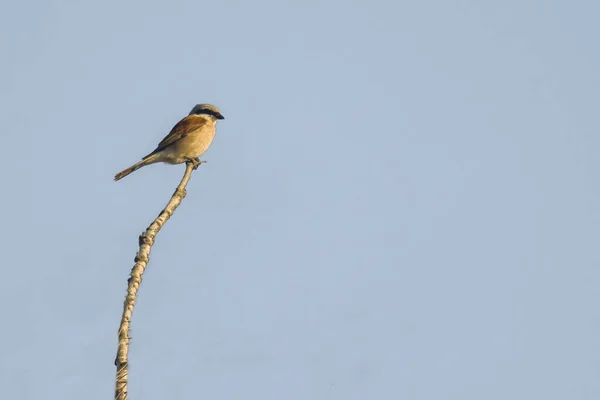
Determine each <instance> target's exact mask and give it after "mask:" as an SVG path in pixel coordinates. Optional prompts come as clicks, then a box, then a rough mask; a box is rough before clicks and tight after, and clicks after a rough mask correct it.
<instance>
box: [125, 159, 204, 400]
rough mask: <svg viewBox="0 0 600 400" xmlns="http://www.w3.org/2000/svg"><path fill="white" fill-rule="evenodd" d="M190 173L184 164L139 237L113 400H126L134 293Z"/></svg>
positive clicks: (129, 280)
mask: <svg viewBox="0 0 600 400" xmlns="http://www.w3.org/2000/svg"><path fill="white" fill-rule="evenodd" d="M193 170H194V165H193V164H192V163H187V164H186V168H185V173H184V174H183V178H182V179H181V182H180V183H179V186H177V189H175V193H173V196H171V200H169V203H167V205H166V206H165V208H164V209H163V210H162V211H161V212H160V214H159V215H158V217H156V219H155V220H154V222H152V223H151V224H150V226H149V227H148V228H147V229H146V231H145V232H143V233H142V234H141V235H140V238H139V245H140V248H139V251H138V252H137V254H136V255H135V265H134V266H133V268H132V269H131V274H130V278H129V279H128V280H127V283H128V284H127V296H126V297H125V302H124V304H123V316H122V317H121V325H120V326H119V347H118V349H117V358H116V359H115V365H116V366H117V378H116V385H115V399H116V400H127V380H128V372H129V367H128V364H129V361H128V353H129V342H130V339H131V338H130V336H129V326H130V323H131V314H132V312H133V307H134V305H135V299H136V296H137V292H138V290H139V288H140V285H141V283H142V275H143V274H144V270H145V269H146V266H147V265H148V261H149V257H150V249H151V248H152V245H153V244H154V239H155V237H156V235H157V234H158V231H160V229H161V228H162V226H163V225H164V224H165V222H167V220H168V219H169V218H171V215H173V212H175V209H176V208H177V207H178V206H179V204H180V203H181V201H182V200H183V198H184V197H185V195H186V190H185V187H186V186H187V184H188V182H189V180H190V177H191V176H192V171H193Z"/></svg>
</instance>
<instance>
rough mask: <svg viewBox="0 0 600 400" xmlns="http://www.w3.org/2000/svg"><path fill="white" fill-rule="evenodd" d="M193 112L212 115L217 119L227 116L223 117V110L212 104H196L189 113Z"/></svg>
mask: <svg viewBox="0 0 600 400" xmlns="http://www.w3.org/2000/svg"><path fill="white" fill-rule="evenodd" d="M193 114H196V115H210V116H212V117H213V118H216V119H225V117H223V115H222V114H221V111H219V109H218V108H217V107H215V106H213V105H212V104H196V105H195V106H194V108H192V111H190V114H189V115H193Z"/></svg>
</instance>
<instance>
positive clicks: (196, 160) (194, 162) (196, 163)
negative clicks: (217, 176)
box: [187, 157, 206, 169]
mask: <svg viewBox="0 0 600 400" xmlns="http://www.w3.org/2000/svg"><path fill="white" fill-rule="evenodd" d="M187 162H188V163H190V164H192V166H193V169H198V167H199V166H200V164H204V163H205V162H206V161H201V160H200V158H198V157H194V158H188V159H187Z"/></svg>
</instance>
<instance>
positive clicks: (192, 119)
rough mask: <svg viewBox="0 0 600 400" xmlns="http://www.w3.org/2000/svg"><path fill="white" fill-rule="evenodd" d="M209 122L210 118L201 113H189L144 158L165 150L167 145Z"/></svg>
mask: <svg viewBox="0 0 600 400" xmlns="http://www.w3.org/2000/svg"><path fill="white" fill-rule="evenodd" d="M207 123H208V120H207V119H206V118H204V117H201V116H199V115H188V116H187V117H185V118H183V119H182V120H181V121H179V122H178V123H177V124H176V125H175V126H174V127H173V129H171V132H169V134H168V135H167V136H165V138H164V139H163V140H161V141H160V143H159V144H158V146H157V147H156V149H155V150H154V151H153V152H152V153H150V154H148V155H147V156H146V157H144V159H146V158H148V157H150V156H151V155H152V154H156V153H158V152H159V151H161V150H163V149H164V148H165V147H167V146H170V145H172V144H173V143H175V142H177V141H178V140H180V139H183V138H184V137H186V136H188V135H189V134H190V133H192V132H194V131H196V130H198V129H200V128H202V127H203V126H204V125H206V124H207Z"/></svg>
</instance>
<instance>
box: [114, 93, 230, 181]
mask: <svg viewBox="0 0 600 400" xmlns="http://www.w3.org/2000/svg"><path fill="white" fill-rule="evenodd" d="M220 119H225V117H223V115H222V114H221V112H220V111H219V109H218V108H217V107H215V106H213V105H212V104H196V105H195V106H194V108H192V111H190V113H189V114H188V115H187V116H186V117H185V118H183V119H182V120H181V121H179V122H178V123H177V124H175V126H174V127H173V129H171V132H169V134H168V135H167V136H165V138H164V139H163V140H162V141H161V142H160V143H159V144H158V146H157V147H156V149H155V150H154V151H153V152H152V153H150V154H148V155H147V156H145V157H144V158H142V160H141V161H140V162H138V163H136V164H134V165H132V166H131V167H129V168H127V169H124V170H123V171H121V172H119V173H118V174H116V175H115V181H118V180H120V179H123V178H124V177H126V176H127V175H129V174H131V173H132V172H134V171H137V170H138V169H140V168H142V167H145V166H146V165H150V164H155V163H160V162H164V163H167V164H181V163H188V162H189V163H192V165H193V166H194V169H196V168H198V166H199V165H200V163H202V162H204V161H200V159H199V157H200V156H201V155H202V154H203V153H204V152H205V151H206V150H207V149H208V148H209V147H210V145H211V143H212V141H213V139H214V137H215V126H216V124H217V121H218V120H220Z"/></svg>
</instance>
